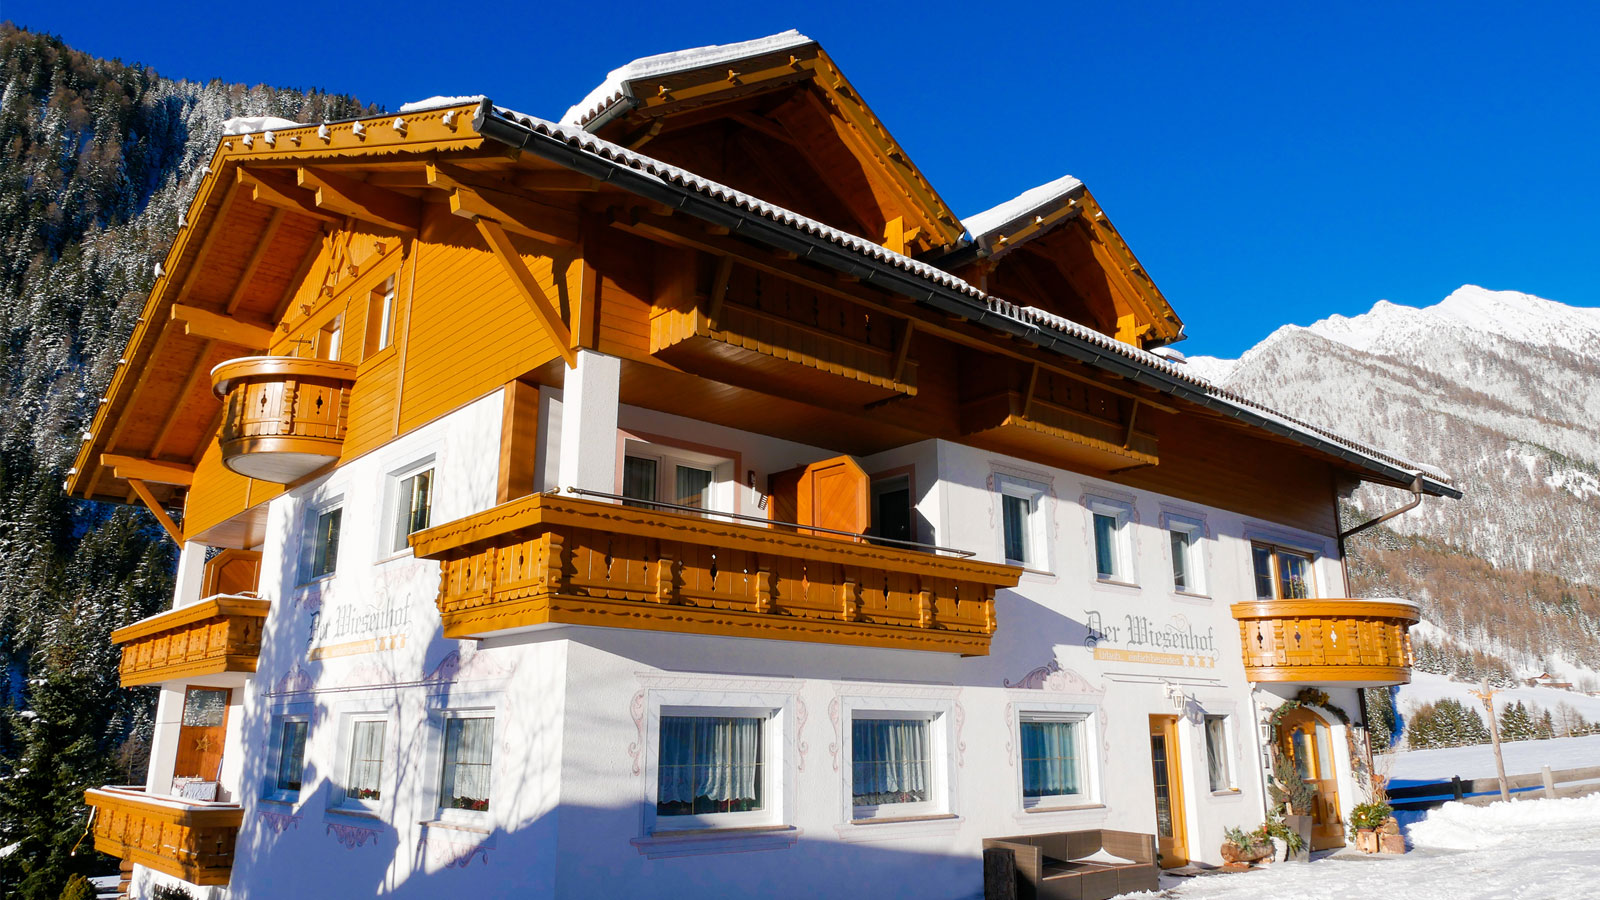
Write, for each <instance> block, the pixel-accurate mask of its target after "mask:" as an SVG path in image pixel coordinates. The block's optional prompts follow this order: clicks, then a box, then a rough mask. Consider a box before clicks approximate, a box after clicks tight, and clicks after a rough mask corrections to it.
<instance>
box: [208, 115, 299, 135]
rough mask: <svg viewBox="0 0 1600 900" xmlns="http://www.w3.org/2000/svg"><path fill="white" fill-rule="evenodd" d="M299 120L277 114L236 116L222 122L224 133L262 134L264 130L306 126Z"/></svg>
mask: <svg viewBox="0 0 1600 900" xmlns="http://www.w3.org/2000/svg"><path fill="white" fill-rule="evenodd" d="M304 127H305V126H304V125H302V124H301V123H299V122H291V121H289V120H288V119H280V118H278V117H277V116H235V117H234V118H232V119H227V120H225V121H224V122H223V123H222V133H223V134H260V133H261V132H263V131H282V130H283V129H285V128H304Z"/></svg>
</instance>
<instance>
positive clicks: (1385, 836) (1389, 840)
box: [1377, 832, 1406, 853]
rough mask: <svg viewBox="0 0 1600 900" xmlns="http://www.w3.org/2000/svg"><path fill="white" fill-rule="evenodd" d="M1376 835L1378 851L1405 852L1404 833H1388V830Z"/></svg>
mask: <svg viewBox="0 0 1600 900" xmlns="http://www.w3.org/2000/svg"><path fill="white" fill-rule="evenodd" d="M1377 837H1378V850H1379V852H1380V853H1404V852H1406V839H1405V835H1401V834H1389V833H1388V832H1384V833H1382V834H1380V835H1378V836H1377Z"/></svg>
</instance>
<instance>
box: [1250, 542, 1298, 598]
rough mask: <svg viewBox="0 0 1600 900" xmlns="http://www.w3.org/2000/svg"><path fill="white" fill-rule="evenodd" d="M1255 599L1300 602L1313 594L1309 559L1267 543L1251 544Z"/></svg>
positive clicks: (1296, 552) (1294, 551)
mask: <svg viewBox="0 0 1600 900" xmlns="http://www.w3.org/2000/svg"><path fill="white" fill-rule="evenodd" d="M1250 559H1251V563H1252V565H1253V566H1254V568H1255V576H1256V597H1257V598H1259V599H1261V600H1301V599H1304V598H1306V597H1310V596H1311V595H1312V593H1313V591H1312V584H1311V556H1310V554H1308V553H1303V552H1300V551H1297V550H1289V549H1285V548H1283V547H1276V546H1273V545H1270V544H1251V545H1250Z"/></svg>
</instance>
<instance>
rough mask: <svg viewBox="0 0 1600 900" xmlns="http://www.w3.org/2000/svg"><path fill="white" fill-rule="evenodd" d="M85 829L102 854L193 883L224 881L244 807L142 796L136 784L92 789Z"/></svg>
mask: <svg viewBox="0 0 1600 900" xmlns="http://www.w3.org/2000/svg"><path fill="white" fill-rule="evenodd" d="M83 799H84V802H85V803H87V804H88V805H89V806H90V807H91V819H90V830H91V831H93V833H94V846H95V849H96V850H99V851H100V852H102V853H108V854H110V855H112V856H116V857H119V858H121V859H125V860H127V861H128V862H130V863H138V864H140V865H144V866H149V867H150V868H152V869H155V870H156V871H158V872H162V873H164V874H167V875H171V876H173V877H175V878H181V879H183V880H184V881H187V882H189V883H190V884H193V885H199V886H206V885H226V884H227V883H228V878H229V876H230V875H231V874H232V872H233V851H234V843H235V841H236V840H237V838H238V835H239V826H240V825H242V824H243V823H244V810H243V809H242V808H241V807H240V806H239V805H238V804H235V803H205V802H200V801H191V800H182V799H179V798H177V797H159V796H154V795H147V794H146V793H145V792H144V789H143V788H139V787H104V788H91V789H89V790H87V791H84V792H83Z"/></svg>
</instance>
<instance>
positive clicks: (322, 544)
mask: <svg viewBox="0 0 1600 900" xmlns="http://www.w3.org/2000/svg"><path fill="white" fill-rule="evenodd" d="M343 515H344V509H343V508H342V507H337V506H336V507H334V508H333V509H328V510H324V511H322V512H320V513H318V514H317V522H316V531H315V532H314V533H313V534H312V536H311V554H310V557H309V558H308V559H307V560H306V566H307V571H306V579H305V580H306V581H312V580H315V579H317V578H321V577H323V576H325V575H332V574H333V572H334V570H335V569H336V568H338V565H339V520H340V518H342V516H343Z"/></svg>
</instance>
